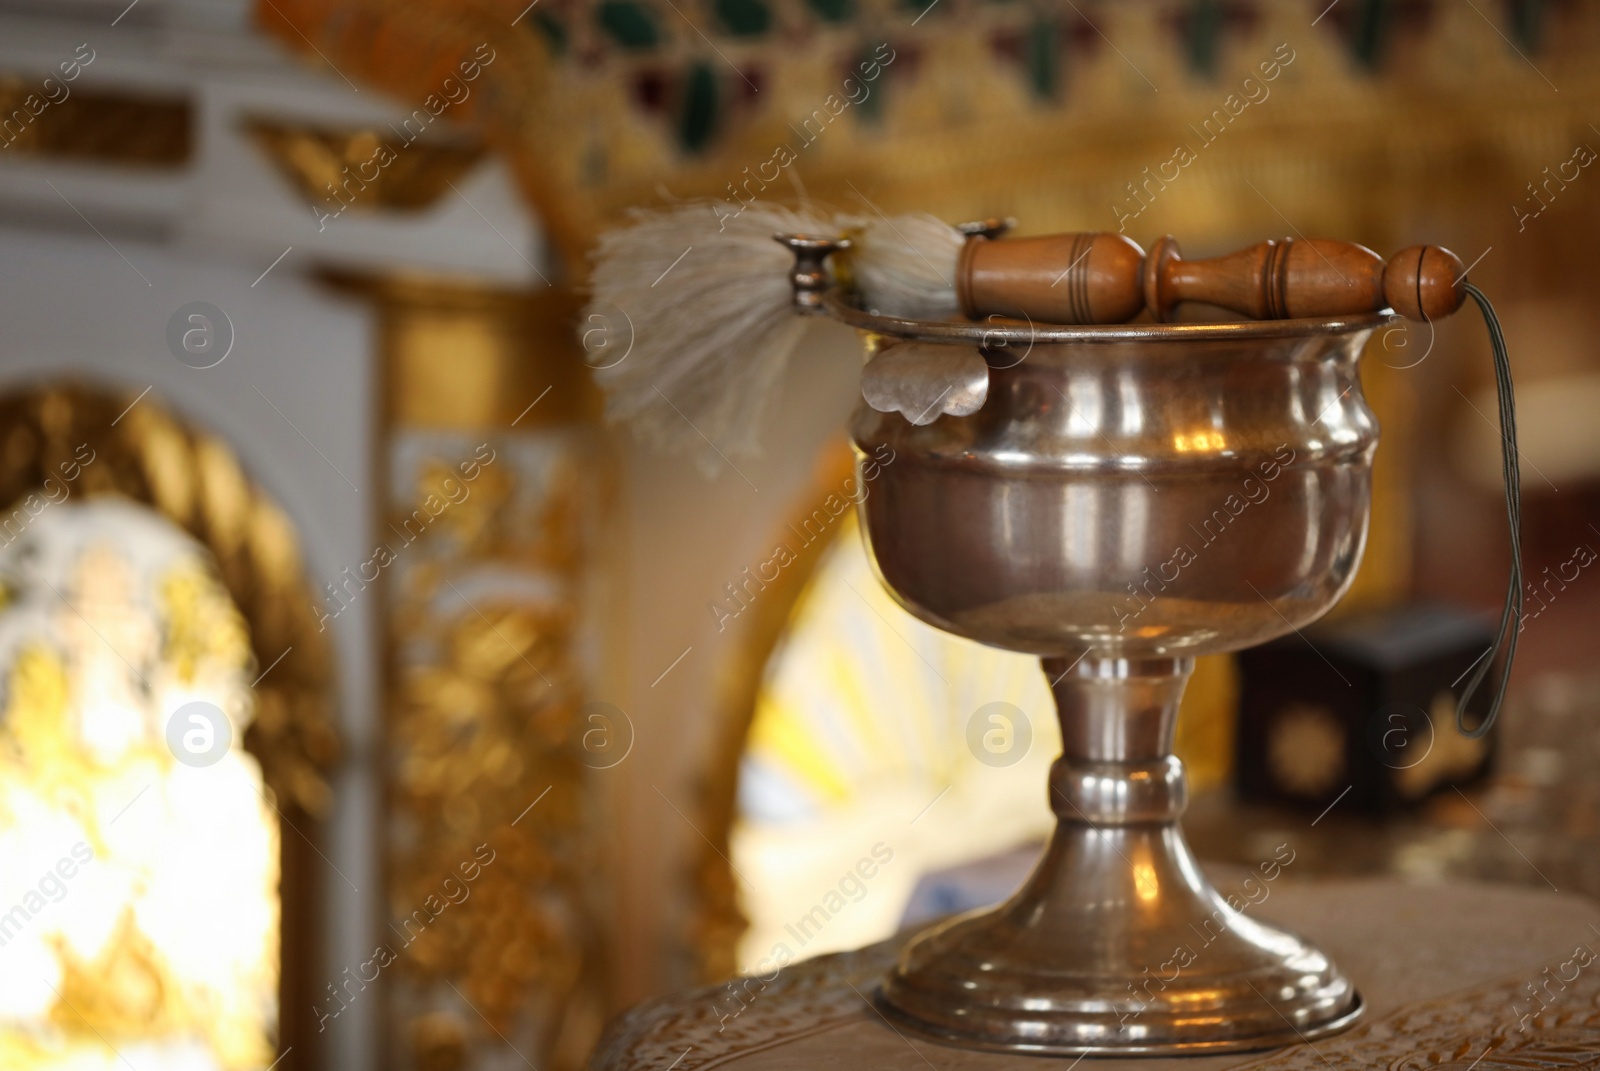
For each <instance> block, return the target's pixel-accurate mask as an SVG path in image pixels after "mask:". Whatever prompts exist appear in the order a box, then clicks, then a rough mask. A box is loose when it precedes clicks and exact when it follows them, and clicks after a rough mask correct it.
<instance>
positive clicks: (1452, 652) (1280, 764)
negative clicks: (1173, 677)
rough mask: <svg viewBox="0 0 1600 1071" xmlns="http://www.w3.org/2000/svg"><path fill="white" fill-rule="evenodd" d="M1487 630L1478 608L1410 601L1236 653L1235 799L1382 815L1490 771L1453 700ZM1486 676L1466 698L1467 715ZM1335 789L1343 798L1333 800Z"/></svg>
mask: <svg viewBox="0 0 1600 1071" xmlns="http://www.w3.org/2000/svg"><path fill="white" fill-rule="evenodd" d="M1493 639H1494V634H1493V631H1492V629H1491V628H1490V625H1489V623H1488V622H1487V621H1486V620H1485V619H1484V618H1483V617H1482V616H1481V615H1478V614H1474V613H1470V612H1467V611H1464V610H1460V609H1456V608H1453V607H1449V606H1444V605H1440V604H1436V603H1413V604H1407V605H1403V606H1397V607H1393V608H1389V609H1385V610H1382V611H1376V612H1370V613H1366V614H1361V615H1357V616H1353V617H1348V618H1342V619H1340V620H1339V621H1337V622H1334V623H1331V624H1327V625H1320V626H1313V627H1311V628H1308V629H1304V630H1302V631H1301V633H1300V634H1299V635H1294V634H1291V635H1289V636H1285V637H1283V638H1282V639H1279V640H1275V641H1273V642H1272V643H1269V644H1264V645H1262V646H1260V647H1256V648H1253V649H1251V650H1248V651H1245V652H1243V653H1242V654H1240V656H1239V669H1240V692H1239V723H1238V735H1237V738H1236V746H1235V755H1236V762H1235V781H1236V784H1237V785H1238V789H1239V794H1240V795H1241V796H1243V797H1244V798H1245V799H1251V800H1263V801H1272V802H1278V803H1290V804H1295V805H1299V806H1304V807H1307V808H1314V809H1321V808H1325V807H1327V806H1329V805H1330V804H1332V803H1333V802H1334V801H1335V800H1340V808H1341V809H1343V808H1345V807H1351V808H1355V809H1359V810H1363V811H1367V812H1371V813H1387V812H1392V811H1396V810H1400V809H1403V808H1405V807H1409V806H1412V805H1414V804H1416V803H1419V802H1420V801H1422V800H1424V799H1426V798H1427V797H1428V796H1429V795H1431V794H1432V793H1434V792H1436V791H1439V790H1441V789H1445V788H1447V787H1449V786H1451V785H1455V786H1465V785H1467V784H1469V783H1471V782H1473V781H1476V780H1479V779H1480V778H1482V777H1483V776H1484V775H1485V774H1486V773H1487V772H1488V769H1489V764H1490V761H1491V758H1492V752H1493V744H1492V741H1493V737H1494V733H1493V732H1491V733H1490V734H1489V736H1487V737H1485V738H1484V739H1482V740H1468V739H1466V738H1465V737H1463V736H1461V735H1460V734H1459V733H1458V732H1457V731H1456V728H1455V708H1456V703H1457V701H1458V700H1459V698H1460V695H1461V690H1462V688H1464V687H1465V685H1466V680H1467V677H1468V676H1469V674H1468V670H1469V669H1470V668H1472V666H1473V663H1474V662H1476V661H1477V660H1478V659H1479V658H1480V657H1485V652H1487V651H1488V649H1489V646H1490V644H1491V643H1492V642H1493ZM1493 683H1494V682H1493V680H1492V679H1491V680H1488V681H1485V682H1484V684H1483V686H1481V687H1480V688H1479V689H1478V692H1477V694H1475V695H1474V696H1473V698H1472V704H1471V708H1470V710H1471V714H1472V719H1471V721H1472V723H1476V721H1477V719H1478V718H1481V717H1482V716H1483V714H1484V712H1485V711H1486V710H1487V709H1488V704H1489V697H1490V693H1491V690H1492V689H1491V685H1492V684H1493ZM1341 797H1343V798H1342V799H1341Z"/></svg>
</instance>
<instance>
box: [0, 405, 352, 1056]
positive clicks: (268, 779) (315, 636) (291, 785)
mask: <svg viewBox="0 0 1600 1071" xmlns="http://www.w3.org/2000/svg"><path fill="white" fill-rule="evenodd" d="M87 451H92V456H93V457H94V461H93V463H91V464H86V465H81V466H80V467H79V469H78V470H77V473H78V474H77V478H76V479H75V480H74V481H73V482H72V487H71V494H70V497H69V498H68V499H66V501H74V500H79V501H89V502H104V501H110V500H115V499H119V498H120V499H126V500H129V501H131V502H135V503H140V504H143V505H144V506H147V507H149V508H150V509H152V510H154V511H155V512H156V513H158V514H160V515H161V516H163V517H165V518H166V519H167V520H168V521H171V522H173V523H174V524H176V525H177V526H178V527H179V528H181V529H182V530H184V531H185V532H187V533H188V534H189V535H191V536H193V537H194V538H195V539H196V540H197V541H198V542H199V543H200V544H201V545H203V546H204V547H205V548H206V549H207V550H208V551H209V552H210V554H211V557H212V559H213V560H214V562H215V566H216V570H217V572H216V577H215V579H208V578H206V577H204V576H202V575H198V574H193V573H190V572H185V571H178V572H175V573H172V574H170V575H169V576H168V577H167V578H166V579H165V581H164V582H163V584H162V586H161V589H160V592H159V597H160V599H161V601H162V604H163V605H164V606H165V608H166V609H165V613H166V614H167V616H168V618H169V621H170V624H169V627H168V629H167V631H166V635H165V637H164V639H163V640H162V642H163V643H164V645H165V648H164V650H165V656H166V657H168V658H170V659H171V660H172V663H173V664H174V665H175V666H176V667H177V668H178V669H179V670H180V671H181V670H183V668H184V667H198V666H201V665H204V664H209V663H212V662H214V661H215V660H216V659H217V658H218V657H225V658H233V659H235V660H242V661H240V664H241V665H245V664H246V663H248V666H249V672H248V675H247V676H245V678H244V680H245V681H247V682H248V681H249V680H250V679H252V678H254V677H255V676H256V675H257V674H259V673H261V671H262V670H265V669H267V668H268V667H270V672H267V673H265V674H264V675H262V676H261V677H260V679H259V680H258V681H257V682H256V684H255V685H254V687H253V688H252V689H251V691H252V693H253V698H254V701H255V717H254V719H253V720H252V721H251V722H250V725H249V729H248V731H247V732H246V734H245V737H244V744H245V747H246V749H247V750H248V751H249V752H250V754H251V755H252V756H254V758H255V760H256V761H257V762H259V764H260V768H261V776H262V778H263V781H264V783H265V785H266V787H267V788H268V790H269V795H268V796H267V797H266V799H267V801H268V802H270V804H271V805H272V806H274V807H275V808H276V814H275V815H274V817H275V818H276V819H277V820H278V822H279V823H280V824H281V825H282V826H286V827H287V828H283V829H281V837H280V838H279V840H278V849H279V853H280V858H279V861H278V863H279V867H278V869H279V874H280V880H279V901H280V907H281V927H280V934H281V955H280V957H279V958H280V973H279V986H278V989H279V994H278V1008H279V1014H278V1021H277V1037H276V1039H275V1041H276V1043H277V1045H278V1046H279V1047H280V1050H281V1049H282V1048H288V1047H291V1046H292V1047H293V1048H294V1049H295V1050H296V1051H295V1052H293V1053H290V1054H289V1055H287V1056H286V1058H285V1059H284V1061H283V1063H282V1064H280V1066H281V1067H284V1068H296V1069H304V1068H314V1067H316V1066H318V1064H317V1062H316V1061H317V1056H318V1048H317V1045H316V1043H315V1040H314V1035H315V1024H314V1021H312V1020H310V1018H309V1015H308V1014H307V1012H308V1009H309V1008H310V996H309V995H310V992H311V990H312V987H313V983H312V980H311V979H312V976H313V973H314V972H317V973H320V970H321V968H320V967H319V966H318V965H317V964H316V963H315V954H314V952H313V950H311V949H310V948H309V947H308V946H309V945H310V944H311V940H312V936H311V935H313V934H314V933H315V932H316V923H317V917H316V916H317V910H316V907H315V903H316V896H317V889H318V887H319V886H320V884H321V882H322V881H323V879H324V874H325V868H326V863H324V862H323V861H321V860H319V859H318V858H317V855H316V849H315V848H314V847H313V846H312V842H311V841H310V840H308V839H307V838H308V837H314V836H315V835H316V832H317V827H316V825H315V819H316V818H317V817H319V816H321V815H323V814H325V813H326V810H327V808H328V806H329V804H330V802H331V800H330V795H329V788H328V784H327V780H326V775H325V771H326V770H327V768H328V767H329V765H330V764H331V763H332V762H333V761H334V760H335V758H336V757H337V755H338V738H337V736H336V734H335V731H334V728H333V725H332V722H331V718H330V689H331V684H332V682H331V666H330V662H329V651H328V647H327V643H326V639H325V635H324V634H323V633H320V632H319V631H318V629H317V627H316V619H315V617H314V616H313V610H312V605H313V604H312V601H311V596H310V591H309V589H308V587H307V585H306V582H305V577H304V572H303V567H302V564H301V561H300V554H299V548H298V541H297V537H296V535H295V532H294V528H293V524H292V522H290V520H289V519H288V517H287V516H286V515H285V514H284V513H283V512H282V510H281V509H280V508H279V507H278V506H277V505H276V504H275V503H274V502H273V501H272V500H271V499H270V498H269V497H268V496H267V495H266V494H265V493H264V492H263V491H262V490H260V489H259V488H258V487H257V486H256V485H255V484H254V483H253V482H252V481H251V480H250V479H249V478H248V477H247V476H246V475H245V473H244V472H243V470H242V469H241V468H240V465H239V462H238V460H237V458H236V457H235V456H234V454H233V451H232V450H231V449H230V448H229V447H228V446H227V444H226V443H224V442H223V441H222V440H220V439H218V438H216V437H214V436H212V435H209V434H207V433H205V432H201V431H197V430H194V429H191V428H188V427H186V426H184V425H182V424H180V423H179V422H178V421H176V420H175V419H174V418H173V417H172V416H170V415H169V414H168V413H167V412H166V411H165V410H164V409H163V408H162V407H161V405H160V404H159V403H158V402H157V401H156V400H155V399H153V398H150V397H145V396H139V395H137V394H136V392H133V391H126V392H122V391H118V392H109V391H103V390H99V389H94V388H89V387H86V386H79V385H53V386H45V387H39V388H33V389H26V390H19V391H13V392H11V393H8V394H5V395H3V396H0V503H6V504H7V505H6V507H5V514H4V517H6V518H11V517H15V516H16V511H17V510H19V509H21V510H23V512H24V514H26V513H27V512H28V511H29V509H30V506H29V502H30V501H31V500H33V499H37V498H38V496H39V495H40V493H41V492H40V489H41V488H44V487H46V483H45V481H46V479H47V478H49V477H53V476H57V474H59V473H61V472H62V471H64V470H63V469H62V466H63V465H66V464H69V463H71V462H72V461H73V460H74V459H75V457H76V458H77V459H78V460H81V458H82V457H83V456H87V454H86V453H84V452H87ZM43 508H44V509H49V508H53V507H50V506H45V507H43ZM9 534H10V533H8V535H9ZM218 581H220V585H221V588H222V589H225V592H226V599H225V600H224V601H219V599H221V598H222V595H221V593H220V592H219V591H218V590H217V589H216V588H214V587H212V586H211V585H214V584H216V583H217V582H218ZM235 608H236V609H235ZM239 617H242V619H243V620H242V622H241V621H239V620H238V618H239ZM246 636H248V641H249V646H248V648H243V647H241V645H242V644H243V643H244V640H245V637H246ZM280 656H281V657H280ZM36 668H38V669H39V670H40V672H30V673H29V674H28V675H27V676H26V677H25V678H24V680H25V681H27V682H31V683H28V685H27V686H28V687H29V688H31V689H34V690H35V692H36V693H37V694H42V695H44V694H51V693H52V691H53V686H52V685H50V683H49V682H50V680H52V679H54V678H53V677H52V675H51V674H50V673H48V672H43V665H42V664H40V665H39V666H38V667H36ZM63 680H64V678H63ZM40 689H43V690H44V691H43V692H42V693H41V692H39V691H38V690H40ZM116 947H117V949H118V950H119V951H118V952H117V953H116V956H115V957H114V958H113V959H112V960H108V961H107V962H105V963H85V964H82V965H81V970H82V972H85V973H81V974H70V975H69V977H68V989H69V990H70V991H71V993H73V994H77V995H78V996H81V997H83V1000H84V1003H83V1004H80V1005H79V1009H80V1011H81V1012H82V1013H84V1014H86V1015H88V1016H89V1017H90V1020H91V1021H94V1022H100V1023H101V1024H102V1025H103V1026H108V1027H114V1026H115V1025H116V1024H117V1023H119V1022H122V1021H124V1019H125V1018H126V1017H128V1016H133V1017H135V1018H138V1017H141V1016H143V1017H147V1015H148V1013H150V1012H151V1011H152V1008H153V1007H154V1006H153V1005H140V1006H138V1007H135V1006H132V1005H127V1004H125V1003H124V1004H118V1003H112V1004H106V1005H104V1007H103V1009H102V1010H101V1011H96V1010H93V1009H95V1008H99V1007H100V1006H101V1005H100V1002H99V998H98V997H96V996H95V994H96V993H98V992H100V990H98V989H97V988H96V986H97V985H99V984H100V983H101V982H107V983H108V984H109V982H110V980H113V979H115V978H122V977H126V980H127V981H128V982H129V984H130V985H132V989H134V990H136V989H138V988H139V986H138V985H136V984H133V983H134V981H135V980H136V978H137V977H139V976H141V974H142V976H145V977H150V978H153V977H155V976H154V975H151V974H150V973H149V972H150V970H151V969H152V968H150V967H148V966H146V967H140V966H139V964H140V963H141V962H142V961H143V960H142V959H141V957H145V956H146V954H145V953H141V952H139V948H140V947H142V946H141V945H140V942H139V939H138V938H137V937H136V936H135V935H134V934H133V933H132V932H130V933H129V935H128V938H127V940H126V941H121V942H119V943H118V944H117V946H116ZM129 972H131V973H129ZM124 991H130V990H126V989H124ZM151 999H155V997H154V996H152V998H151ZM161 999H170V997H169V998H161ZM74 1003H77V1001H76V1000H74ZM140 1008H143V1010H140ZM68 1014H69V1015H70V1014H71V1013H68Z"/></svg>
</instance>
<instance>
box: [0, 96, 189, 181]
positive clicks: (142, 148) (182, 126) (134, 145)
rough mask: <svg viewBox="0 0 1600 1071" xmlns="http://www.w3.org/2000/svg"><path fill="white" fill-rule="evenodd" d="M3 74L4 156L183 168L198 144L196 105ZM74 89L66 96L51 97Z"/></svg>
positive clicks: (0, 134)
mask: <svg viewBox="0 0 1600 1071" xmlns="http://www.w3.org/2000/svg"><path fill="white" fill-rule="evenodd" d="M49 87H50V88H49V89H48V90H47V89H46V88H44V82H43V80H41V79H38V78H33V77H30V76H25V75H19V74H0V144H3V145H4V148H3V149H0V160H3V159H4V157H5V155H7V154H9V155H13V156H14V155H19V154H25V155H28V156H42V157H48V158H51V159H58V160H65V161H70V162H73V163H84V164H115V165H119V166H128V167H148V168H181V167H184V166H185V165H187V164H188V163H189V157H190V154H191V152H192V150H193V144H194V105H193V104H192V103H191V102H190V101H189V100H188V99H187V98H171V97H150V96H142V95H137V94H128V93H120V92H110V91H108V90H105V89H87V88H79V87H78V86H77V85H76V84H72V85H70V86H69V85H67V84H66V83H63V82H61V81H60V80H59V79H50V80H49ZM63 93H64V94H66V95H65V96H62V97H61V99H60V100H59V101H55V100H52V99H51V98H52V97H53V96H55V95H56V94H63Z"/></svg>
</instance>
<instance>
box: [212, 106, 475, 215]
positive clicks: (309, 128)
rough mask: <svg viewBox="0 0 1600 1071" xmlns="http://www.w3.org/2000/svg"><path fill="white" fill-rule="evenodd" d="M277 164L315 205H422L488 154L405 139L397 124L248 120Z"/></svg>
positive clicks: (467, 146)
mask: <svg viewBox="0 0 1600 1071" xmlns="http://www.w3.org/2000/svg"><path fill="white" fill-rule="evenodd" d="M244 127H245V130H246V131H247V132H248V133H249V134H250V137H251V139H252V140H254V141H255V143H256V144H257V145H258V146H260V147H261V150H262V151H263V152H264V153H266V155H267V158H268V159H269V160H271V161H272V163H273V166H275V167H276V168H277V169H278V172H279V173H280V174H282V175H283V176H284V178H286V179H288V180H289V182H290V183H291V184H292V185H293V186H294V188H295V190H296V192H297V193H299V194H300V196H301V197H303V198H305V200H306V201H307V202H308V203H309V204H312V205H316V206H318V207H320V208H322V209H323V210H325V211H328V212H334V213H337V212H339V211H342V210H343V208H345V207H350V208H355V209H378V208H384V209H392V210H398V211H418V210H420V209H423V208H427V207H428V206H429V205H432V204H433V203H434V202H435V201H437V200H438V199H439V198H440V197H442V196H444V194H445V193H446V191H448V190H449V189H450V184H451V183H453V182H459V181H460V180H461V178H462V176H464V175H465V174H466V173H467V172H468V171H470V170H471V169H472V168H473V167H475V166H477V164H478V161H480V160H481V159H483V152H484V150H483V146H482V145H480V144H477V143H475V142H472V141H469V140H465V139H462V138H460V137H459V136H458V137H457V139H456V140H455V141H453V142H452V141H449V140H444V139H434V140H430V141H413V140H408V139H407V138H406V137H405V136H403V135H402V134H400V133H398V132H395V131H393V130H381V129H362V130H349V129H332V128H328V127H322V126H316V125H313V124H309V123H298V122H296V123H291V122H287V121H282V120H273V119H263V118H252V119H247V120H246V121H245V124H244Z"/></svg>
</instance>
